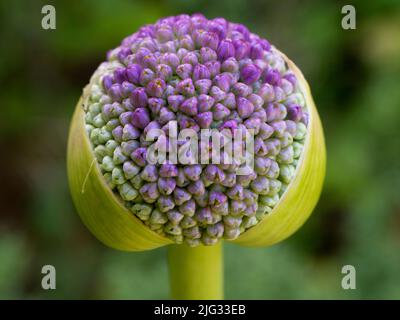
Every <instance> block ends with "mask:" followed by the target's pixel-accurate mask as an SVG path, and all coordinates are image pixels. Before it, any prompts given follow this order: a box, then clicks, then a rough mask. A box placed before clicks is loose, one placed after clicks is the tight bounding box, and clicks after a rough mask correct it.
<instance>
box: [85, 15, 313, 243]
mask: <svg viewBox="0 0 400 320" xmlns="http://www.w3.org/2000/svg"><path fill="white" fill-rule="evenodd" d="M297 81H298V79H297V78H296V76H295V75H294V74H293V73H292V72H291V71H290V70H289V69H288V66H287V64H286V63H285V61H284V58H283V57H282V56H281V54H280V53H278V52H277V51H276V50H275V49H274V48H273V47H272V46H271V45H270V44H269V43H268V41H267V40H264V39H261V38H259V37H258V36H257V35H255V34H252V33H250V32H249V31H248V29H247V28H246V27H245V26H243V25H240V24H235V23H230V22H228V21H226V20H224V19H222V18H217V19H213V20H207V19H206V18H204V17H203V16H202V15H192V16H188V15H181V16H176V17H168V18H165V19H161V20H159V21H158V22H157V23H156V24H154V25H147V26H144V27H142V28H140V29H139V31H138V32H136V33H135V34H133V35H131V36H129V37H127V38H126V39H124V40H123V42H122V44H121V46H120V47H118V48H116V49H114V50H112V51H110V52H109V54H108V57H107V61H106V62H104V63H102V64H101V65H100V67H99V68H98V69H97V71H96V72H95V74H94V75H93V77H92V80H91V83H90V85H89V86H88V87H87V89H86V92H85V94H86V95H87V97H88V98H87V103H86V104H84V109H85V114H86V118H85V121H86V129H87V133H88V135H89V138H90V140H91V142H92V145H93V149H94V153H95V156H96V158H97V160H98V163H99V166H100V168H101V170H102V173H103V175H104V177H105V179H106V181H107V183H108V184H109V186H110V188H112V189H113V190H114V191H115V193H116V194H117V195H118V196H119V197H120V198H121V199H122V200H123V201H124V204H125V205H126V207H128V208H129V209H130V210H131V211H132V213H133V214H134V215H135V216H137V217H138V218H139V219H141V220H142V221H143V223H145V224H146V225H147V226H148V227H149V228H151V229H152V230H154V231H155V232H157V233H159V234H162V235H164V236H167V237H169V238H171V239H172V240H173V241H175V242H176V243H182V242H186V243H187V244H189V245H191V246H196V245H198V244H200V243H203V244H205V245H212V244H215V243H217V242H218V241H219V240H220V239H221V238H225V239H235V238H237V237H238V236H239V235H240V234H241V233H242V232H244V231H245V230H246V229H248V228H251V227H252V226H254V225H256V224H257V223H258V222H259V221H260V220H261V219H262V218H263V216H264V215H265V214H268V213H269V212H270V211H271V210H272V208H273V207H274V206H275V205H276V204H277V202H278V201H279V199H280V197H281V196H282V194H283V193H284V191H285V190H286V188H287V186H288V184H289V183H290V181H291V180H292V178H293V176H294V174H295V169H296V166H297V163H298V161H299V158H300V156H301V153H302V148H303V145H304V140H305V136H306V133H307V123H308V113H307V109H306V106H305V102H304V98H303V94H302V92H301V91H300V88H299V86H298V83H297ZM171 121H176V122H177V124H178V131H179V130H182V129H185V128H191V129H193V130H196V132H199V131H200V130H201V129H207V128H215V129H219V130H222V129H226V128H227V129H230V130H238V129H240V130H247V129H252V130H253V132H254V134H255V136H254V168H253V169H254V170H253V171H252V172H251V173H250V174H247V175H237V174H236V169H237V165H233V164H229V165H227V164H223V163H221V164H190V165H183V164H179V163H178V164H173V163H170V162H165V163H162V164H150V163H149V162H148V161H147V158H146V153H147V150H148V148H149V147H150V146H151V145H152V144H153V143H157V140H156V141H152V142H149V141H147V140H146V139H145V135H146V133H147V132H149V130H151V129H161V130H163V131H165V132H166V134H168V133H167V132H168V128H169V124H170V123H171ZM167 139H168V136H167ZM99 201H101V199H99Z"/></svg>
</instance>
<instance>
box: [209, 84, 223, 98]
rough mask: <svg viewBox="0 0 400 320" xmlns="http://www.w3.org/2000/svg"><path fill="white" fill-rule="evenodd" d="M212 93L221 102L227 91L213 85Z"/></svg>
mask: <svg viewBox="0 0 400 320" xmlns="http://www.w3.org/2000/svg"><path fill="white" fill-rule="evenodd" d="M210 95H211V96H212V97H213V98H214V99H215V101H216V102H220V101H222V100H224V99H225V97H226V93H225V92H224V91H222V90H221V89H220V88H219V87H217V86H213V87H212V88H211V92H210Z"/></svg>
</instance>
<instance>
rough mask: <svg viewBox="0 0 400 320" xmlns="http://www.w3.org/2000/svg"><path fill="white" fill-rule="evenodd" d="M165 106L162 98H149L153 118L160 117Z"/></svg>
mask: <svg viewBox="0 0 400 320" xmlns="http://www.w3.org/2000/svg"><path fill="white" fill-rule="evenodd" d="M164 105H165V102H164V100H163V99H160V98H149V100H148V107H149V109H150V111H151V113H152V115H153V116H156V115H158V114H159V113H160V111H161V108H162V107H163V106H164Z"/></svg>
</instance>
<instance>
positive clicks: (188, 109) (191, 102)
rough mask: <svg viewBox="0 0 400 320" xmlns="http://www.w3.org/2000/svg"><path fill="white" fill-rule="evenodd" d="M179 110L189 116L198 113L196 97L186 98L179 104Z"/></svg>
mask: <svg viewBox="0 0 400 320" xmlns="http://www.w3.org/2000/svg"><path fill="white" fill-rule="evenodd" d="M179 110H180V111H181V112H183V113H185V114H187V115H189V116H195V115H197V113H198V109H197V98H196V97H192V98H189V99H186V100H185V101H184V102H182V104H181V105H180V106H179Z"/></svg>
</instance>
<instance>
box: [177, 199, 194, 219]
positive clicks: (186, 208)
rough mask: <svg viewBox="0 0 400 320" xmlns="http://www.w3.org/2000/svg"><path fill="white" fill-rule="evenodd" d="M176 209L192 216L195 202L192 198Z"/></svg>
mask: <svg viewBox="0 0 400 320" xmlns="http://www.w3.org/2000/svg"><path fill="white" fill-rule="evenodd" d="M178 210H179V212H180V213H182V214H184V215H185V216H189V217H192V216H194V214H195V212H196V202H195V201H194V200H193V199H191V200H189V201H186V202H185V203H184V204H182V205H180V206H179V208H178Z"/></svg>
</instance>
